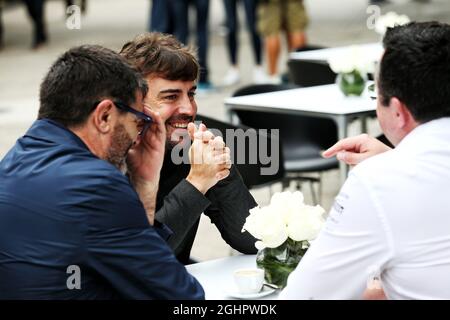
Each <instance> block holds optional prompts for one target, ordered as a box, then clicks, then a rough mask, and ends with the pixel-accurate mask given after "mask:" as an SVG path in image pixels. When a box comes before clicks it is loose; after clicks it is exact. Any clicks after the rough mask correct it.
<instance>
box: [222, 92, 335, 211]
mask: <svg viewBox="0 0 450 320" xmlns="http://www.w3.org/2000/svg"><path fill="white" fill-rule="evenodd" d="M285 88H286V86H285V85H279V86H278V88H275V89H278V90H273V89H274V88H273V87H272V88H271V91H279V90H284V89H285ZM257 89H261V90H260V91H259V92H258V93H264V92H267V91H263V89H264V87H261V86H255V88H253V89H252V90H250V88H247V89H246V90H243V89H240V90H238V91H237V92H236V93H235V94H234V96H238V95H240V94H241V93H242V92H249V91H251V92H252V93H257V91H258V90H257ZM231 111H232V112H233V113H234V114H235V115H236V116H237V117H238V118H239V120H240V123H241V124H243V125H246V126H249V127H252V128H256V129H279V132H280V139H281V141H282V153H283V158H284V168H285V172H286V176H285V178H284V181H283V188H284V187H287V186H288V185H289V184H290V182H291V181H296V182H298V183H297V187H298V188H300V182H301V181H308V182H309V184H310V187H311V193H312V196H313V201H314V202H315V203H318V202H320V199H321V194H322V190H321V187H322V184H321V175H322V174H321V173H322V172H323V171H326V170H330V169H336V168H338V167H339V163H338V161H337V160H336V159H335V158H332V159H324V158H323V157H322V156H321V152H322V151H323V150H325V149H327V148H329V147H330V146H331V145H333V144H334V143H336V141H337V139H338V135H337V126H336V123H335V122H334V121H333V120H331V119H324V118H312V117H305V116H299V115H295V116H294V115H291V114H283V113H274V112H265V111H264V110H261V111H255V110H252V111H249V110H239V109H231ZM313 172H318V173H319V176H318V177H316V176H311V175H310V173H313ZM305 174H306V175H305ZM313 183H318V186H319V191H318V194H319V195H318V196H316V195H315V192H314V188H313Z"/></svg>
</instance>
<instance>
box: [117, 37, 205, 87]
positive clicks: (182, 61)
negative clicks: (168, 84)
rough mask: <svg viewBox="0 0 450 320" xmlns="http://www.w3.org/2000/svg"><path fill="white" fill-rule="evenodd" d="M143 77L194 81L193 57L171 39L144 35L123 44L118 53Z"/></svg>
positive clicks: (196, 74)
mask: <svg viewBox="0 0 450 320" xmlns="http://www.w3.org/2000/svg"><path fill="white" fill-rule="evenodd" d="M120 55H122V57H124V58H125V59H126V60H127V61H128V63H129V64H131V65H132V66H133V67H134V68H136V70H137V71H138V72H140V73H141V74H142V75H143V76H144V77H146V76H148V75H155V76H158V77H162V78H164V79H167V80H182V81H195V80H197V77H198V74H199V70H200V66H199V64H198V61H197V59H196V58H195V53H194V52H193V51H191V49H190V48H187V47H185V46H183V44H182V43H181V42H179V41H178V40H177V39H176V38H175V37H174V36H172V35H168V34H163V33H158V32H147V33H143V34H140V35H138V36H137V37H135V38H134V39H133V40H131V41H130V42H127V43H126V44H125V45H124V46H123V47H122V50H121V51H120Z"/></svg>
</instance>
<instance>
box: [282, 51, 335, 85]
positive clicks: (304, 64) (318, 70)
mask: <svg viewBox="0 0 450 320" xmlns="http://www.w3.org/2000/svg"><path fill="white" fill-rule="evenodd" d="M324 48H325V47H319V46H311V45H308V46H306V47H302V48H299V49H297V50H296V52H302V51H310V50H317V49H324ZM287 64H288V74H289V80H290V81H291V82H292V83H294V84H296V85H299V86H301V87H312V86H318V85H324V84H332V83H334V82H335V81H336V74H335V73H334V72H333V71H332V70H331V69H330V67H329V66H328V63H327V62H321V61H308V60H294V59H290V60H289V61H288V63H287Z"/></svg>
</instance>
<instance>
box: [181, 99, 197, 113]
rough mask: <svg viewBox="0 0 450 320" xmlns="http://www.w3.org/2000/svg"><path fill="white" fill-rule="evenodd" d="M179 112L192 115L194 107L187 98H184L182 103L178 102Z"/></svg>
mask: <svg viewBox="0 0 450 320" xmlns="http://www.w3.org/2000/svg"><path fill="white" fill-rule="evenodd" d="M179 112H180V113H183V114H188V115H191V116H192V115H194V113H195V107H194V104H193V102H192V101H191V100H190V99H189V97H185V98H184V99H183V100H182V101H180V107H179Z"/></svg>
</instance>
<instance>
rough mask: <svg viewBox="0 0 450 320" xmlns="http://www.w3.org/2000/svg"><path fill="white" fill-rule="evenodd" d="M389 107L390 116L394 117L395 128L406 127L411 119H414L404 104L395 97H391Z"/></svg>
mask: <svg viewBox="0 0 450 320" xmlns="http://www.w3.org/2000/svg"><path fill="white" fill-rule="evenodd" d="M389 108H391V111H392V114H391V116H392V117H394V119H395V127H396V128H397V129H404V128H406V127H408V126H409V125H410V124H411V121H412V120H414V118H413V117H412V115H411V112H410V111H409V110H408V108H407V107H406V105H405V104H404V103H403V102H401V101H400V100H399V99H398V98H396V97H392V98H391V100H390V102H389Z"/></svg>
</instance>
